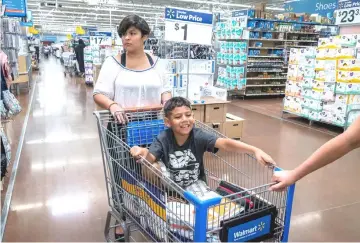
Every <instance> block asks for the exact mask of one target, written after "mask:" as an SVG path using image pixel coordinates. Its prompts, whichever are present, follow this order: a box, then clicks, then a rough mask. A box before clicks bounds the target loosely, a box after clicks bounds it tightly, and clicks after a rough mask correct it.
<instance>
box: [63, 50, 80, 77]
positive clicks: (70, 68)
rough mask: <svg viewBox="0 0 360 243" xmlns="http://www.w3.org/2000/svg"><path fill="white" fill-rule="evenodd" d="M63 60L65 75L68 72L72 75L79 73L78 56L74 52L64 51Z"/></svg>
mask: <svg viewBox="0 0 360 243" xmlns="http://www.w3.org/2000/svg"><path fill="white" fill-rule="evenodd" d="M62 60H63V62H64V76H65V77H66V74H67V73H68V74H69V75H70V77H72V76H74V75H76V74H77V72H78V70H77V68H76V56H75V54H74V53H72V52H63V53H62Z"/></svg>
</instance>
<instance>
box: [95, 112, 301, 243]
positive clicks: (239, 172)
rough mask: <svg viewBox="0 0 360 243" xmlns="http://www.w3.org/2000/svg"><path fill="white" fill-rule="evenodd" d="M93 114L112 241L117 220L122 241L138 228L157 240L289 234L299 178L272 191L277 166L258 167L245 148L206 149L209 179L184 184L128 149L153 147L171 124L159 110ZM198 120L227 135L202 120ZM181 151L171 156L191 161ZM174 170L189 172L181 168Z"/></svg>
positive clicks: (285, 237)
mask: <svg viewBox="0 0 360 243" xmlns="http://www.w3.org/2000/svg"><path fill="white" fill-rule="evenodd" d="M94 114H95V115H96V118H97V121H98V128H99V135H100V144H101V150H102V157H103V163H104V172H105V181H106V185H107V187H106V188H107V195H108V203H109V205H110V208H111V210H110V211H109V212H108V216H107V220H106V226H105V237H106V240H107V241H112V240H113V239H112V238H113V237H114V232H113V230H114V228H115V227H116V225H119V223H118V222H122V223H121V225H122V226H123V228H124V229H125V241H129V237H130V232H131V231H135V230H136V231H137V232H138V233H141V234H142V235H143V236H145V237H146V238H147V239H148V240H151V241H155V242H246V241H269V242H280V241H283V242H286V241H288V235H289V226H290V217H291V211H292V202H293V196H294V189H295V185H293V186H291V187H289V188H288V190H287V191H285V192H282V193H276V192H271V191H269V190H268V189H269V187H270V186H271V185H272V184H273V183H271V177H272V174H273V170H274V168H269V167H264V166H261V165H260V164H259V163H258V162H257V161H256V160H255V158H254V157H253V156H251V155H248V154H239V153H228V152H227V153H223V152H221V151H219V152H218V153H216V154H212V153H207V154H205V156H204V169H203V171H204V172H205V173H204V174H205V176H206V182H202V181H198V183H195V184H193V185H191V186H189V187H188V188H181V187H179V186H178V185H176V184H175V183H174V182H173V181H172V180H171V178H169V176H168V174H167V172H166V169H164V167H163V166H161V167H156V168H155V167H154V166H152V165H150V163H149V162H148V161H146V160H145V159H142V160H141V161H135V160H134V159H133V158H132V157H131V155H130V153H129V151H130V148H131V147H132V146H134V145H137V146H142V147H149V146H150V144H151V143H152V141H153V140H154V138H155V137H156V136H157V135H158V134H159V133H160V132H161V131H162V130H164V129H166V128H165V126H164V122H163V120H162V115H161V112H160V111H159V110H146V109H143V110H136V111H134V110H133V111H129V112H127V116H128V119H129V122H128V123H127V124H126V125H119V124H117V123H116V122H114V118H113V117H112V115H110V114H109V113H108V112H107V111H100V112H95V113H94ZM195 126H196V127H198V128H200V129H204V130H206V131H208V132H210V133H214V134H216V135H217V136H219V137H224V135H222V134H220V133H218V132H216V131H215V130H213V129H212V128H210V127H208V126H206V125H204V124H203V123H201V122H198V121H196V125H195ZM184 153H186V151H184ZM188 156H190V157H191V155H188ZM180 157H181V158H183V160H181V159H179V158H171V159H174V160H176V163H179V164H181V165H182V166H186V163H187V160H186V159H187V158H188V157H187V156H184V154H182V156H180ZM184 158H185V159H184ZM177 159H178V160H177ZM275 170H279V169H277V168H276V169H275ZM175 176H183V177H186V176H188V175H187V174H182V173H181V171H179V172H178V174H176V175H175ZM113 221H115V223H114V222H113ZM133 226H136V227H133ZM110 232H112V233H110ZM131 235H133V234H131ZM134 235H138V234H134ZM138 241H144V239H139V240H138Z"/></svg>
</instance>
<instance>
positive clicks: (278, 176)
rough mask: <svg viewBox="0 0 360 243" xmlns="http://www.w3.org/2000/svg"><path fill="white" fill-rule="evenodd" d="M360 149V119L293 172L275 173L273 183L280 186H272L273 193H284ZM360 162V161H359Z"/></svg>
mask: <svg viewBox="0 0 360 243" xmlns="http://www.w3.org/2000/svg"><path fill="white" fill-rule="evenodd" d="M359 147H360V117H359V118H358V119H357V120H356V121H355V122H354V124H353V125H352V126H350V127H349V129H348V130H346V131H345V132H344V133H343V134H341V135H339V136H337V137H335V138H333V139H332V140H330V141H329V142H327V143H326V144H324V145H323V146H322V147H320V148H319V149H318V150H317V151H316V152H315V153H314V154H312V155H311V156H310V158H308V159H307V160H306V161H305V162H304V163H302V164H301V165H300V166H298V167H297V168H296V169H294V170H291V171H280V172H275V174H274V176H273V181H274V182H278V184H276V185H274V186H272V187H271V188H270V190H272V191H283V190H284V189H286V187H288V186H290V185H292V184H294V183H295V182H296V181H298V180H300V179H301V178H303V177H305V176H306V175H308V174H310V173H312V172H314V171H316V170H318V169H320V168H322V167H324V166H326V165H328V164H330V163H332V162H334V161H336V160H337V159H339V158H341V157H343V156H344V155H346V154H347V153H349V152H350V151H352V150H354V149H356V148H359ZM358 162H360V159H359V161H358Z"/></svg>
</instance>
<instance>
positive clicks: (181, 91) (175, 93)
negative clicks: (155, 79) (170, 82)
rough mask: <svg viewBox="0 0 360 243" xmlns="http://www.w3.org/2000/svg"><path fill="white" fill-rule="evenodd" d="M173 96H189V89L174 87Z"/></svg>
mask: <svg viewBox="0 0 360 243" xmlns="http://www.w3.org/2000/svg"><path fill="white" fill-rule="evenodd" d="M172 96H173V97H178V96H179V97H184V98H186V96H187V89H186V88H174V89H173V92H172Z"/></svg>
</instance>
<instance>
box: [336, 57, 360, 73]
mask: <svg viewBox="0 0 360 243" xmlns="http://www.w3.org/2000/svg"><path fill="white" fill-rule="evenodd" d="M338 70H339V71H360V60H359V59H345V60H338Z"/></svg>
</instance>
